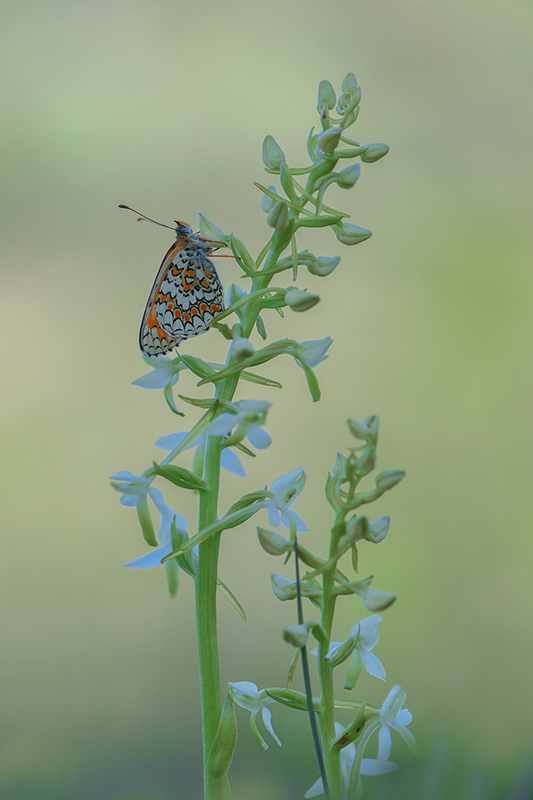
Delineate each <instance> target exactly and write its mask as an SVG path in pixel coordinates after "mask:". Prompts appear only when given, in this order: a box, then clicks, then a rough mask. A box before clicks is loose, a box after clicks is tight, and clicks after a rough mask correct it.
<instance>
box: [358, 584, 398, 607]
mask: <svg viewBox="0 0 533 800" xmlns="http://www.w3.org/2000/svg"><path fill="white" fill-rule="evenodd" d="M395 600H396V595H394V594H389V592H380V591H379V589H371V588H370V587H369V588H368V589H367V590H366V592H364V593H363V594H362V595H361V602H362V604H363V606H364V607H365V608H366V609H367V610H368V611H383V610H384V609H385V608H388V607H389V606H391V605H392V604H393V603H394V601H395Z"/></svg>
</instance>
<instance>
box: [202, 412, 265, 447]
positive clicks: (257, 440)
mask: <svg viewBox="0 0 533 800" xmlns="http://www.w3.org/2000/svg"><path fill="white" fill-rule="evenodd" d="M271 405H272V403H266V402H264V401H263V400H241V401H240V402H238V403H235V404H234V407H235V413H232V412H229V411H227V412H224V413H223V414H219V415H218V417H216V418H215V419H214V420H213V422H210V423H209V425H208V426H207V428H206V430H205V432H206V433H207V434H208V435H209V436H229V435H230V433H231V432H232V431H233V429H234V428H236V427H237V426H240V428H241V433H242V436H241V438H244V436H246V437H247V438H248V441H249V442H250V444H251V445H252V447H256V448H257V449H258V450H263V449H264V448H265V447H268V446H269V445H271V444H272V439H271V437H270V436H269V435H268V433H267V432H266V431H264V430H263V425H264V424H265V415H266V413H267V411H268V409H269V408H270V406H271ZM239 441H240V440H239Z"/></svg>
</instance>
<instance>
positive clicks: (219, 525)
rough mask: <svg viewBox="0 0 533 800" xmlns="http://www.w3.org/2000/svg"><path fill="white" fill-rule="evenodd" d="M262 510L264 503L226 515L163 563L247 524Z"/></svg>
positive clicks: (192, 538) (167, 557)
mask: <svg viewBox="0 0 533 800" xmlns="http://www.w3.org/2000/svg"><path fill="white" fill-rule="evenodd" d="M261 508H263V504H262V503H261V504H257V505H255V506H249V507H248V508H245V509H243V510H242V511H237V512H235V513H234V514H226V515H225V516H223V517H222V518H221V519H219V520H217V521H216V522H214V523H213V524H212V525H208V526H207V528H204V529H203V530H201V531H198V533H197V534H195V535H194V536H191V538H190V539H188V541H187V542H185V544H182V545H181V547H179V548H177V549H176V550H173V551H172V553H169V554H168V556H165V558H163V559H161V563H162V564H165V563H166V562H167V561H169V560H170V559H171V558H176V557H177V556H181V555H182V553H187V552H188V551H189V550H192V548H193V547H196V545H197V544H200V542H204V541H205V540H206V539H209V538H210V537H211V536H214V535H215V533H222V531H225V530H229V529H230V528H235V527H237V525H241V524H242V523H243V522H246V520H247V519H250V517H252V516H253V515H254V514H256V513H257V512H258V511H259V510H260V509H261Z"/></svg>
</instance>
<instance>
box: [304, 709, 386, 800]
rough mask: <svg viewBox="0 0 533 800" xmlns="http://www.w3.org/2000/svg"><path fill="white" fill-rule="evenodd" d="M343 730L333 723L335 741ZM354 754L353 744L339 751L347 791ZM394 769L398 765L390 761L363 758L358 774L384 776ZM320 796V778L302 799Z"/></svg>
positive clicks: (321, 788)
mask: <svg viewBox="0 0 533 800" xmlns="http://www.w3.org/2000/svg"><path fill="white" fill-rule="evenodd" d="M344 730H345V728H344V726H343V725H341V724H340V723H339V722H336V723H335V733H336V735H337V739H338V738H339V736H341V735H342V734H343V733H344ZM356 754H357V750H356V747H355V745H354V743H353V742H352V743H351V744H349V745H347V746H346V747H343V748H342V750H341V773H342V779H343V781H344V787H345V789H348V787H349V786H350V777H351V774H352V767H353V763H354V761H355V756H356ZM396 769H398V765H397V764H395V763H394V762H392V761H378V760H376V759H375V758H363V759H361V769H360V773H359V774H360V775H384V774H385V773H387V772H394V770H396ZM321 794H324V785H323V783H322V778H319V779H318V780H317V781H316V782H315V783H314V784H313V785H312V786H311V788H310V789H308V790H307V792H306V793H305V795H304V797H318V795H321Z"/></svg>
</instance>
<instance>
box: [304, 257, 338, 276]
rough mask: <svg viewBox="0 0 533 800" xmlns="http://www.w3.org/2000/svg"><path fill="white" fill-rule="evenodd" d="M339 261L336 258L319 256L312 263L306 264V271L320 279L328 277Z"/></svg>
mask: <svg viewBox="0 0 533 800" xmlns="http://www.w3.org/2000/svg"><path fill="white" fill-rule="evenodd" d="M340 262H341V260H340V258H339V257H338V256H336V257H334V258H328V256H319V257H318V258H315V259H314V261H313V262H312V263H310V264H306V265H305V266H306V267H307V271H308V272H310V273H311V275H318V276H319V277H321V278H324V277H325V276H326V275H330V274H331V273H332V272H333V270H334V269H335V267H337V266H338V265H339V264H340Z"/></svg>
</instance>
